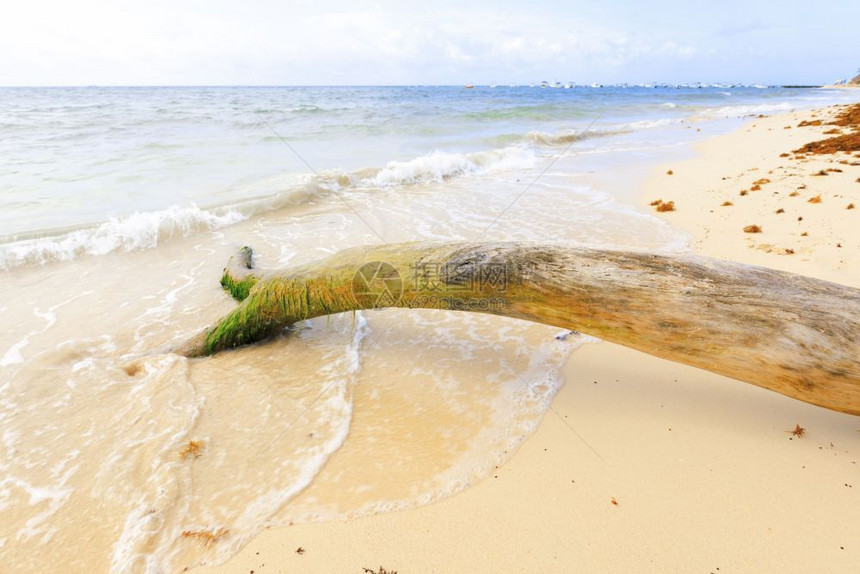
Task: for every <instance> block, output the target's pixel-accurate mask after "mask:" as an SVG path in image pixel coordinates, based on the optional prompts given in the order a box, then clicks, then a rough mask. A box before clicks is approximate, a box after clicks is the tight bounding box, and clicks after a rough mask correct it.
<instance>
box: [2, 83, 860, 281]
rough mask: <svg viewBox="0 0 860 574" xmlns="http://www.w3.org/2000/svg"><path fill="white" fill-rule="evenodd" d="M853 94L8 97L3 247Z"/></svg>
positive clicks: (71, 91)
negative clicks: (336, 180)
mask: <svg viewBox="0 0 860 574" xmlns="http://www.w3.org/2000/svg"><path fill="white" fill-rule="evenodd" d="M840 97H843V94H840V93H839V92H833V91H824V90H808V89H807V90H797V89H782V88H769V89H758V88H706V89H673V88H652V89H649V88H597V89H595V88H586V87H583V88H573V89H541V88H539V87H515V88H510V87H497V88H494V89H491V88H487V87H484V88H475V89H471V90H466V89H463V88H461V87H381V88H367V87H359V88H350V87H337V88H326V87H320V88H279V87H272V88H266V87H233V88H204V87H200V88H198V87H186V88H175V87H168V88H5V89H0V130H2V138H0V243H10V242H13V241H15V240H16V239H22V238H29V237H33V236H39V235H56V234H57V233H59V232H61V231H62V230H64V229H66V228H70V227H71V228H78V227H81V226H94V225H98V224H100V223H103V222H105V221H107V220H109V218H123V217H128V216H130V215H132V214H134V213H153V214H156V215H153V216H150V218H149V219H150V220H151V223H150V225H152V224H154V223H155V222H156V221H160V220H161V219H164V218H167V219H170V218H173V219H174V220H175V221H174V222H173V224H175V225H177V226H178V227H181V228H187V229H194V228H197V227H201V226H202V227H205V228H211V227H212V226H219V225H227V224H230V223H232V222H235V221H236V220H238V219H242V218H244V217H248V216H250V215H251V214H252V213H253V212H254V211H255V210H254V209H250V208H249V206H248V205H243V203H246V202H249V201H253V200H254V199H259V198H275V197H279V198H280V199H281V201H279V202H277V204H276V205H277V206H278V207H280V206H281V205H283V203H289V202H291V201H299V202H300V201H303V200H306V199H307V197H306V194H304V195H303V194H302V193H299V190H300V189H301V188H303V186H305V185H306V184H308V182H309V177H311V176H313V175H314V172H316V173H317V174H319V175H324V176H325V175H333V174H334V175H343V174H351V175H353V176H356V175H357V174H358V175H361V174H367V173H370V174H371V175H374V174H375V173H376V172H378V170H380V169H382V168H384V167H385V166H386V165H387V164H389V162H408V161H410V160H414V159H416V158H419V157H421V156H426V155H428V154H433V153H434V152H443V153H444V154H451V155H437V157H436V159H435V161H424V162H420V163H421V165H420V166H415V170H414V171H410V170H409V169H406V170H401V173H400V180H396V179H388V180H385V181H382V180H377V181H376V183H377V184H385V185H400V184H405V183H414V182H415V181H424V182H426V181H429V180H434V179H435V180H440V179H445V178H450V177H457V176H459V175H461V174H463V173H474V172H475V171H480V169H481V168H483V169H488V168H490V167H491V165H489V164H492V163H493V162H502V161H507V162H508V163H509V164H510V165H511V167H516V166H517V161H519V162H520V163H521V164H522V165H523V166H525V167H530V161H531V160H532V159H533V158H529V157H526V156H529V155H530V154H536V155H537V156H539V157H543V156H550V155H552V154H553V153H556V152H557V150H554V149H548V148H552V147H553V146H559V145H567V144H569V143H570V141H571V140H570V138H569V137H565V136H569V135H570V134H578V133H580V132H582V131H583V130H585V129H586V128H589V134H590V135H601V134H604V135H605V134H614V133H619V132H627V131H633V130H639V131H641V130H648V129H652V128H655V127H661V126H665V125H667V124H671V123H677V122H680V121H682V120H684V119H685V118H687V119H689V118H698V119H723V118H737V117H743V116H746V115H750V114H758V113H770V112H773V111H780V110H788V109H792V108H798V107H809V106H814V105H817V104H823V103H829V102H832V101H838V100H839V99H840ZM267 124H268V125H267ZM281 138H283V140H284V141H286V142H287V143H288V144H289V145H290V146H292V147H293V149H294V151H293V150H291V149H290V148H289V147H288V146H287V145H285V143H284V141H282V140H281ZM491 150H506V151H505V152H504V153H502V154H501V155H500V156H499V157H498V158H495V159H492V158H487V159H486V162H485V163H484V164H481V165H480V166H477V167H474V166H463V165H461V164H458V162H457V161H456V159H457V158H455V157H452V156H462V155H464V154H469V153H476V152H487V151H491ZM350 179H351V180H355V179H358V180H363V179H367V178H362V177H352V178H350ZM343 183H344V182H343V181H341V184H343ZM350 183H355V182H354V181H350ZM305 192H307V189H305ZM293 195H296V196H297V197H291V196H293ZM192 205H195V206H197V207H198V208H200V209H202V210H206V212H205V213H203V212H200V211H198V210H196V209H193V208H191V206H192ZM217 206H229V207H231V208H234V209H233V212H231V210H230V209H220V210H218V209H216V210H212V208H213V207H217ZM268 208H271V205H269V206H268ZM164 210H169V211H168V212H166V213H159V212H163V211H164ZM228 213H230V215H229V216H227V217H225V215H226V214H228ZM219 216H220V217H219ZM128 232H129V233H134V232H135V231H133V230H129V231H128ZM4 259H6V261H5V263H6V264H7V265H8V264H14V262H12V261H11V260H9V258H8V257H7V258H4Z"/></svg>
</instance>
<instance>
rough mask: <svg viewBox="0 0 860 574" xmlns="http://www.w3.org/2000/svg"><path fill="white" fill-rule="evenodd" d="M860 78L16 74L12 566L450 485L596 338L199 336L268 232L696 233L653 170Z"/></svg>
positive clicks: (375, 238)
mask: <svg viewBox="0 0 860 574" xmlns="http://www.w3.org/2000/svg"><path fill="white" fill-rule="evenodd" d="M848 97H849V96H848V95H846V94H844V93H842V92H839V91H827V90H812V89H805V90H798V89H782V88H766V89H760V88H744V87H732V88H704V89H674V88H653V89H649V88H599V89H595V88H574V89H549V88H547V89H542V88H539V87H497V88H488V87H484V88H481V87H478V88H475V89H470V90H466V89H463V88H460V87H388V88H369V87H362V88H349V87H337V88H325V87H320V88H279V87H271V88H266V87H235V88H191V87H188V88H172V87H169V88H168V87H166V88H3V89H0V134H2V137H0V278H2V280H0V321H2V323H3V325H4V329H2V331H0V437H2V445H0V449H2V452H3V456H2V457H0V563H2V564H3V565H4V569H9V570H10V571H39V572H67V571H73V570H91V571H105V570H108V571H117V572H125V571H140V572H175V571H179V570H182V569H183V568H185V567H190V566H193V565H195V564H199V563H202V562H209V563H211V562H217V561H221V560H224V559H226V558H228V557H229V556H231V555H232V553H234V552H235V551H236V550H237V549H238V548H240V547H241V546H242V545H243V544H244V543H246V542H247V541H248V540H249V539H250V538H251V537H252V536H254V535H255V534H256V533H257V532H259V531H260V530H261V529H263V528H265V527H268V526H277V525H282V524H288V523H290V522H297V521H307V520H330V519H336V518H342V517H348V516H359V515H362V514H367V513H373V512H386V511H390V510H394V509H399V508H406V507H409V506H413V505H417V504H426V503H429V502H432V501H433V500H437V499H439V498H442V497H445V496H450V495H452V494H455V493H456V492H458V491H460V490H462V489H464V488H467V487H468V486H469V485H471V484H474V483H475V482H477V481H480V480H482V479H484V478H486V477H487V476H488V474H489V473H490V470H491V469H492V468H493V467H494V466H495V465H497V464H502V463H503V462H504V461H505V460H506V459H507V458H509V457H510V456H511V455H512V454H513V452H514V451H515V450H516V447H517V445H518V444H520V443H521V441H522V440H524V439H525V438H526V437H527V436H528V434H529V433H530V432H531V431H532V430H533V429H534V428H536V426H537V425H538V424H539V422H540V420H541V419H542V417H543V416H544V415H545V414H546V413H547V410H548V405H549V402H550V401H551V399H552V397H553V396H554V394H555V393H556V392H557V390H558V389H559V387H560V385H561V384H563V381H562V379H561V375H560V371H561V367H562V365H563V363H564V361H565V360H566V359H567V357H568V356H570V354H571V353H572V352H574V351H575V349H576V348H577V347H579V346H581V345H582V344H585V342H586V341H585V339H583V338H581V337H580V338H576V337H569V338H567V339H566V340H558V339H556V338H555V335H556V334H558V330H557V329H554V328H552V327H551V326H543V325H533V324H528V323H524V322H520V321H514V320H508V319H504V318H499V317H485V316H479V315H471V314H466V313H454V312H444V311H426V310H420V311H404V310H381V311H373V312H361V313H356V314H354V315H352V314H350V315H341V316H335V317H332V318H330V319H319V320H314V321H308V322H306V323H304V324H301V325H295V326H294V327H293V328H291V329H289V330H288V331H285V332H284V334H283V335H282V336H280V337H277V338H275V339H274V340H272V341H269V342H267V343H265V344H261V345H256V346H253V347H248V348H246V349H241V350H237V351H234V352H229V353H223V354H221V355H218V356H215V357H210V358H206V359H195V360H189V359H186V358H184V357H180V356H177V355H175V354H172V353H170V352H169V349H170V348H171V347H172V346H175V345H177V344H180V343H181V342H183V341H184V340H186V339H187V338H189V337H191V336H193V335H194V334H195V333H197V332H199V331H200V330H202V329H203V328H205V327H206V326H207V325H209V324H210V323H211V322H213V321H215V320H216V319H217V318H218V317H220V316H221V315H223V314H225V313H226V312H228V311H229V310H230V309H232V308H233V306H234V303H233V302H232V301H231V300H230V299H229V297H228V296H227V295H226V294H225V293H224V292H223V291H222V290H221V289H220V287H219V285H218V280H219V277H220V273H221V270H222V268H223V266H224V264H225V263H226V261H227V259H228V258H229V256H230V255H231V254H232V253H233V252H234V251H235V250H236V249H237V248H238V247H240V246H242V245H251V246H253V247H254V248H255V250H256V252H257V263H258V265H259V266H260V267H261V268H264V269H275V268H281V267H285V266H289V265H293V264H300V263H303V262H307V261H311V260H314V259H317V258H320V257H324V256H325V255H327V254H329V253H332V252H334V251H337V250H339V249H343V248H346V247H352V246H355V245H363V244H374V243H380V242H397V241H413V240H458V239H461V240H462V239H476V238H485V239H488V240H523V241H543V242H555V243H562V244H569V245H587V246H593V247H610V248H627V249H648V250H657V251H667V252H671V251H678V250H684V249H686V242H687V238H686V237H685V236H684V235H683V234H681V233H680V232H679V231H677V230H675V229H673V228H671V227H669V226H668V225H666V224H665V223H663V222H662V221H661V220H659V219H657V218H655V217H653V216H652V215H651V214H650V213H648V212H647V211H646V210H644V209H643V208H642V207H641V206H640V205H638V188H637V182H638V181H639V180H641V177H642V175H643V174H644V173H646V172H647V169H648V166H650V165H651V164H652V163H653V162H655V161H658V160H663V159H666V158H683V157H686V156H689V154H690V153H692V152H691V144H692V143H694V142H695V141H697V140H699V139H701V138H703V137H705V136H704V134H705V133H707V134H709V135H710V134H713V133H715V132H718V131H725V130H729V129H731V128H733V127H735V126H737V125H739V123H740V122H741V121H743V120H744V119H745V118H748V117H750V116H755V115H758V114H770V113H774V112H781V111H788V110H792V109H799V108H808V107H813V106H818V105H826V104H830V103H838V102H840V101H842V100H846V99H847V98H848ZM698 130H702V131H701V132H700V131H698ZM547 416H553V415H552V414H549V415H547ZM571 424H572V425H574V426H575V421H571ZM190 445H193V448H192V447H191V446H190Z"/></svg>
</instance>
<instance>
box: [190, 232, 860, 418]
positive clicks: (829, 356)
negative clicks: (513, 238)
mask: <svg viewBox="0 0 860 574" xmlns="http://www.w3.org/2000/svg"><path fill="white" fill-rule="evenodd" d="M222 285H224V286H225V287H226V288H228V289H230V290H231V292H232V293H233V294H234V296H236V297H237V298H238V299H240V300H242V302H241V303H240V305H239V306H238V307H237V308H236V309H235V310H234V311H233V312H232V313H230V314H228V315H227V316H225V317H223V318H222V319H221V320H219V321H218V322H217V323H216V324H215V325H214V326H212V327H211V328H209V329H207V330H206V331H204V332H203V333H201V334H199V335H198V336H197V337H195V338H193V339H192V340H191V341H189V342H187V343H186V344H185V345H184V346H183V347H182V348H180V349H179V350H178V351H177V352H179V353H181V354H183V355H186V356H189V357H195V356H203V355H209V354H212V353H216V352H219V351H222V350H225V349H231V348H235V347H239V346H241V345H246V344H249V343H254V342H257V341H260V340H263V339H265V338H267V337H270V336H272V335H275V334H277V333H279V332H281V331H282V330H283V329H284V327H286V326H288V325H291V324H293V323H295V322H297V321H301V320H304V319H310V318H313V317H319V316H322V315H329V314H333V313H342V312H344V311H352V310H357V309H370V308H380V307H401V308H432V309H451V310H460V311H471V312H479V313H489V314H494V315H503V316H506V317H514V318H518V319H525V320H527V321H534V322H538V323H544V324H547V325H553V326H556V327H560V328H565V329H571V330H576V331H580V332H583V333H587V334H589V335H593V336H595V337H599V338H601V339H604V340H606V341H611V342H613V343H618V344H621V345H624V346H627V347H631V348H633V349H637V350H639V351H643V352H645V353H649V354H651V355H655V356H657V357H661V358H664V359H669V360H671V361H676V362H679V363H684V364H687V365H692V366H695V367H699V368H702V369H706V370H708V371H713V372H715V373H719V374H722V375H727V376H729V377H732V378H735V379H738V380H741V381H745V382H748V383H752V384H754V385H758V386H760V387H764V388H767V389H771V390H773V391H776V392H778V393H782V394H784V395H788V396H790V397H793V398H796V399H799V400H802V401H806V402H808V403H812V404H815V405H819V406H822V407H825V408H828V409H833V410H837V411H842V412H846V413H851V414H854V415H860V290H858V289H854V288H851V287H846V286H843V285H838V284H835V283H829V282H826V281H821V280H818V279H812V278H809V277H803V276H800V275H794V274H791V273H786V272H782V271H775V270H771V269H764V268H760V267H753V266H749V265H743V264H739V263H732V262H729V261H721V260H715V259H707V258H703V257H696V256H688V255H679V256H663V255H653V254H648V253H637V252H626V251H604V250H594V249H578V248H569V247H560V246H553V245H529V244H519V243H443V244H429V243H407V244H397V245H383V246H370V247H359V248H354V249H348V250H345V251H341V252H339V253H336V254H335V255H333V256H331V257H328V258H326V259H324V260H322V261H319V262H315V263H312V264H308V265H305V266H302V267H297V268H295V269H291V270H286V271H282V272H278V273H276V274H271V275H268V276H266V275H265V274H260V273H257V272H256V271H254V270H253V269H252V256H251V251H250V249H248V248H244V249H243V251H241V252H240V253H239V254H238V256H237V257H234V260H233V261H232V262H231V265H230V266H228V268H227V269H225V273H224V278H223V279H222Z"/></svg>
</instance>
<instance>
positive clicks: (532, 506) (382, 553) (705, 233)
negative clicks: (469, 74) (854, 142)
mask: <svg viewBox="0 0 860 574" xmlns="http://www.w3.org/2000/svg"><path fill="white" fill-rule="evenodd" d="M827 109H829V110H833V108H827ZM817 116H820V117H817ZM816 119H826V118H825V112H822V110H820V109H819V110H811V111H804V112H790V113H787V114H780V115H777V116H770V117H766V118H765V117H762V118H756V119H755V120H752V121H751V122H748V123H747V124H745V125H744V126H742V127H741V128H740V129H739V130H736V131H734V132H732V133H730V134H725V135H718V136H716V137H714V138H710V139H708V140H705V141H703V142H701V143H699V144H696V145H695V151H696V157H693V158H691V159H685V160H683V161H680V162H674V164H673V165H671V166H667V165H662V166H659V167H657V168H655V170H654V172H653V175H652V176H651V177H649V178H648V179H647V180H646V181H645V183H644V185H643V186H642V195H641V197H642V199H643V205H644V206H645V207H644V209H650V210H653V209H654V208H653V207H648V203H650V201H653V200H655V199H657V198H658V196H662V197H661V199H663V200H664V201H674V202H675V205H676V211H674V212H668V213H662V214H660V217H661V218H663V219H664V220H666V221H667V222H669V223H670V224H672V225H676V226H678V227H680V228H681V229H683V230H685V231H687V233H689V234H690V235H691V236H692V238H693V239H692V242H691V248H692V250H693V251H694V252H696V253H699V254H703V255H708V256H712V257H723V258H727V259H733V260H737V261H741V262H745V263H751V264H756V265H763V266H768V267H775V268H779V269H784V270H788V271H793V272H796V273H802V274H806V275H812V276H816V277H819V278H822V279H827V280H831V281H837V282H840V283H845V284H849V285H851V284H853V285H855V286H857V285H858V283H860V270H858V264H857V263H856V262H854V261H852V258H851V254H852V253H856V250H857V248H858V247H860V233H858V228H860V226H857V225H854V226H853V227H852V222H853V221H860V208H858V209H856V210H847V209H844V206H843V209H838V208H839V205H840V204H839V201H840V200H845V201H844V203H845V204H846V205H847V204H848V203H850V202H851V201H852V199H853V201H854V202H855V203H857V204H858V205H860V201H857V199H860V182H858V183H852V182H853V178H854V177H858V176H860V173H856V172H857V170H860V167H858V166H845V165H840V166H839V167H834V166H833V164H832V161H831V160H832V159H833V158H826V157H821V158H819V157H813V158H807V161H806V162H804V161H803V160H797V161H796V162H795V161H794V160H792V161H788V159H789V158H785V157H782V158H781V157H779V155H780V154H781V153H787V152H790V151H791V150H794V149H797V148H799V147H800V146H802V145H804V144H806V143H808V142H810V141H814V140H816V139H821V137H826V136H822V133H821V132H823V131H826V130H827V129H829V128H828V127H825V126H804V127H796V126H797V125H798V124H799V123H801V122H803V121H815V120H816ZM787 125H790V126H791V129H785V128H784V126H787ZM780 166H781V167H780ZM849 168H850V169H849ZM669 169H671V170H672V172H673V173H672V175H671V176H669V175H668V174H667V173H666V172H667V171H668V170H669ZM826 169H842V170H843V171H842V172H830V175H828V176H814V175H813V174H814V173H816V172H817V171H820V170H826ZM771 171H772V172H773V173H768V172H771ZM848 177H850V179H846V178H848ZM723 178H728V179H723ZM761 179H770V180H771V181H769V182H767V183H762V184H758V185H759V187H760V189H759V190H756V191H749V190H750V188H751V187H752V186H753V184H754V183H753V182H755V181H757V180H761ZM800 185H806V189H804V190H800V191H801V193H800V194H799V195H797V196H794V197H790V194H791V193H793V192H794V191H797V189H796V188H797V187H798V186H800ZM851 185H853V186H856V190H855V188H853V187H850V186H851ZM742 189H747V194H745V195H743V196H741V195H740V190H742ZM774 192H776V193H774ZM849 193H856V195H853V196H852V198H849V197H848V194H849ZM816 195H820V196H821V198H822V201H821V202H820V203H809V201H808V200H809V199H812V198H813V197H815V196H816ZM839 195H842V196H845V197H837V196H839ZM723 201H732V202H733V203H734V205H733V206H727V207H721V203H722V202H723ZM721 209H722V210H724V211H722V212H721V211H720V210H721ZM778 209H783V210H784V211H783V213H780V214H777V213H776V211H777V210H778ZM852 215H853V216H856V218H854V217H850V216H852ZM780 216H785V217H780ZM797 217H803V220H802V221H797ZM747 219H749V221H747ZM753 223H755V224H758V225H760V226H761V227H762V229H763V231H762V233H759V234H747V233H744V232H743V230H742V227H744V226H746V225H750V224H753ZM798 224H802V225H798ZM804 231H806V232H807V233H808V235H806V236H802V235H801V233H803V232H804ZM836 243H840V244H842V245H843V246H842V247H836ZM786 249H793V250H794V253H793V254H788V253H787V252H785V250H786ZM780 250H782V251H780ZM564 377H565V380H566V382H565V384H564V386H563V387H562V389H561V390H560V391H559V393H558V394H557V395H556V397H555V398H554V400H553V403H552V410H551V411H549V412H548V413H547V414H546V416H545V417H544V419H543V421H542V422H541V424H540V426H539V428H538V429H537V430H536V431H535V432H534V433H533V434H532V435H531V436H529V437H528V438H527V439H526V440H525V441H524V442H523V443H522V444H521V445H520V447H519V449H518V451H517V452H516V454H515V455H514V456H513V457H512V458H511V459H510V460H509V461H508V462H506V463H505V464H504V465H502V466H501V467H499V468H497V469H496V470H495V471H494V473H493V475H492V476H490V477H488V478H487V479H485V480H483V481H481V482H479V483H477V484H474V485H472V486H470V487H469V488H467V489H466V490H465V491H463V492H460V493H459V494H457V495H456V496H453V497H449V498H446V499H443V500H441V501H438V502H435V503H433V504H430V505H427V506H420V507H416V508H412V509H408V510H405V511H399V512H393V513H388V514H378V515H371V516H365V517H361V518H357V519H354V520H349V521H337V522H324V523H305V524H296V525H293V526H288V527H281V528H276V529H271V530H266V531H264V532H262V533H261V534H259V535H258V536H256V537H255V538H254V539H253V540H251V542H249V543H248V544H247V545H246V546H245V547H244V548H243V549H242V550H241V551H240V552H239V553H238V554H237V555H235V556H234V557H232V558H231V559H230V560H229V561H228V562H227V563H225V564H224V565H221V566H217V567H205V566H204V567H200V568H195V569H194V571H195V572H230V573H233V572H255V573H261V572H278V571H297V572H357V573H362V572H364V571H365V570H363V569H365V568H366V569H368V570H372V571H374V572H376V571H377V569H378V568H379V567H380V566H381V567H383V568H385V569H386V570H387V571H389V572H391V571H398V572H401V573H405V572H464V571H540V572H562V571H571V570H585V571H637V572H666V571H685V572H686V571H705V572H715V571H717V569H719V570H721V571H723V572H725V571H737V570H740V571H758V572H795V571H797V572H800V571H810V570H812V571H814V570H817V569H820V568H822V566H823V565H826V566H825V568H826V569H828V570H830V571H846V572H847V571H851V569H852V567H853V566H854V565H856V563H857V562H858V559H860V544H857V543H856V541H857V540H860V513H857V512H851V511H848V512H846V509H850V508H856V507H857V506H858V505H860V501H858V499H857V496H858V495H860V494H858V493H860V490H857V489H860V469H858V466H857V462H858V460H860V442H858V435H857V432H856V431H857V430H858V428H860V422H858V418H857V417H853V416H850V415H845V414H841V413H836V412H833V411H828V410H825V409H822V408H818V407H814V406H812V405H809V404H805V403H802V402H799V401H796V400H793V399H789V398H787V397H784V396H781V395H778V394H776V393H772V392H769V391H766V390H763V389H760V388H757V387H753V386H751V385H746V384H739V383H738V382H737V381H733V380H731V379H728V378H726V377H722V376H719V375H715V374H712V373H708V372H704V371H701V370H698V369H694V368H691V367H686V366H683V365H679V364H675V363H671V362H667V361H663V360H660V359H657V358H654V357H650V356H647V355H644V354H642V353H639V352H636V351H632V350H630V349H626V348H623V347H620V346H617V345H613V344H610V343H606V342H603V343H599V344H586V345H585V346H583V347H582V348H580V349H579V350H577V351H576V352H575V353H573V354H572V355H571V357H569V358H568V360H567V363H566V364H565V367H564ZM796 424H799V425H801V426H802V427H804V428H805V429H806V430H807V432H806V434H805V435H804V436H803V437H794V436H792V435H791V434H790V432H788V431H790V430H791V429H792V428H793V427H794V426H795V425H796ZM299 549H301V550H302V552H298V550H299Z"/></svg>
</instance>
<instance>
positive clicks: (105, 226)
mask: <svg viewBox="0 0 860 574" xmlns="http://www.w3.org/2000/svg"><path fill="white" fill-rule="evenodd" d="M245 218H246V216H245V215H243V214H242V213H239V212H238V211H235V210H232V209H225V210H223V212H217V211H207V210H205V209H201V208H199V207H197V206H196V205H190V206H187V207H179V206H171V207H168V208H167V209H164V210H160V211H148V212H136V213H133V214H131V215H128V216H125V217H113V218H111V219H109V220H108V221H106V222H104V223H102V224H100V225H98V226H96V227H90V228H84V229H77V230H74V231H70V232H66V233H61V234H58V235H54V236H48V237H38V238H31V239H24V240H22V241H13V242H11V243H6V244H3V245H0V269H9V268H12V267H18V266H20V265H31V264H40V263H47V262H49V261H68V260H71V259H74V258H76V257H80V256H82V255H104V254H106V253H110V252H112V251H134V250H137V249H146V248H152V247H156V246H157V245H158V244H159V242H161V241H164V240H165V239H168V238H170V237H176V236H180V237H184V236H187V235H190V234H192V233H195V232H198V231H208V230H212V229H217V228H219V227H224V226H227V225H232V224H234V223H237V222H239V221H241V220H243V219H245Z"/></svg>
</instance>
